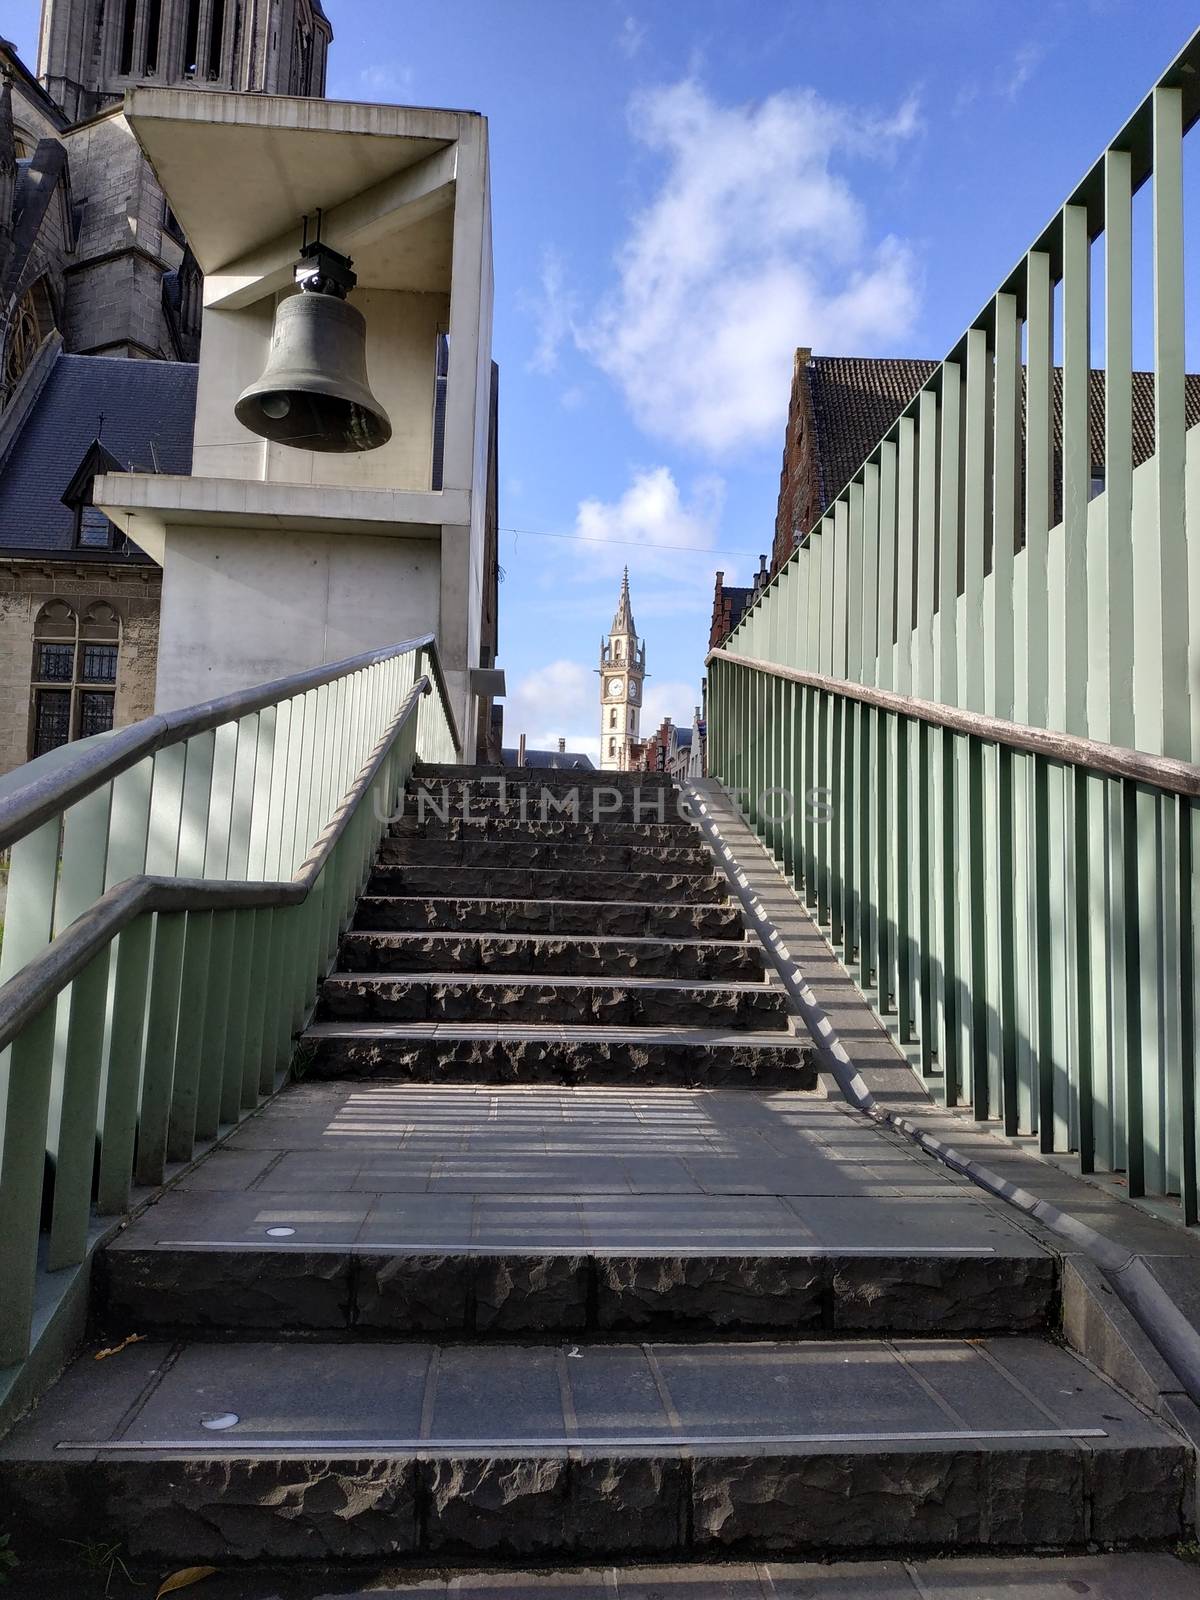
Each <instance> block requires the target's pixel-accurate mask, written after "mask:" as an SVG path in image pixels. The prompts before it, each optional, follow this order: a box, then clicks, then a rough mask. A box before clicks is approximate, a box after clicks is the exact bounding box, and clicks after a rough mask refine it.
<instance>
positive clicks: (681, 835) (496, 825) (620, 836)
mask: <svg viewBox="0 0 1200 1600" xmlns="http://www.w3.org/2000/svg"><path fill="white" fill-rule="evenodd" d="M388 837H390V838H393V839H407V838H413V839H429V840H434V841H436V840H442V839H469V840H481V839H495V840H502V839H509V840H513V841H518V840H520V841H523V842H524V841H528V842H529V843H532V844H538V843H541V842H543V841H545V842H546V843H552V842H558V843H561V844H595V843H601V844H605V845H609V844H611V845H623V844H641V845H655V846H658V845H662V846H668V847H674V848H676V849H678V848H687V847H689V846H693V847H694V846H699V847H700V848H701V849H703V848H704V847H705V846H704V836H703V835H702V834H700V833H699V832H698V830H697V829H696V827H695V825H694V824H693V823H691V822H688V821H687V820H686V819H683V818H677V819H676V820H675V821H673V822H670V821H669V822H666V823H657V822H608V823H604V822H570V821H566V820H563V819H559V818H552V819H551V820H548V821H546V822H542V821H541V820H540V818H537V817H532V818H530V819H528V820H527V821H525V822H522V821H521V818H520V816H519V815H518V814H515V813H514V814H513V815H511V816H507V817H505V816H499V815H495V816H490V817H479V818H478V819H476V818H472V817H467V818H463V817H461V816H456V817H451V818H450V819H449V820H448V821H446V822H442V821H441V820H440V819H439V818H437V817H435V816H433V815H432V813H429V814H427V815H426V816H425V818H424V819H423V820H422V819H421V818H419V817H418V816H417V814H416V811H415V809H414V808H412V807H410V808H409V809H408V810H406V811H405V813H404V815H403V816H402V817H400V819H399V820H398V821H396V822H393V823H391V824H390V826H389V828H388Z"/></svg>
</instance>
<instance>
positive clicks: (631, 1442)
mask: <svg viewBox="0 0 1200 1600" xmlns="http://www.w3.org/2000/svg"><path fill="white" fill-rule="evenodd" d="M1107 1438H1108V1433H1107V1431H1106V1430H1105V1429H1104V1428H958V1429H955V1428H943V1429H935V1430H918V1429H912V1430H905V1431H900V1432H894V1433H779V1434H758V1433H754V1434H719V1433H717V1434H695V1433H684V1432H681V1433H652V1434H627V1435H626V1434H622V1435H620V1436H611V1435H604V1434H596V1435H594V1436H593V1435H589V1434H577V1435H574V1436H571V1437H568V1436H567V1435H566V1434H558V1435H554V1436H550V1435H546V1436H543V1437H541V1438H537V1439H436V1438H430V1439H412V1438H408V1439H320V1438H307V1439H293V1438H276V1439H264V1438H260V1437H258V1436H253V1435H250V1436H247V1437H246V1438H244V1439H239V1438H237V1436H236V1434H225V1435H224V1436H223V1438H222V1439H220V1440H216V1439H104V1440H100V1441H92V1442H87V1441H82V1440H74V1439H60V1440H59V1442H58V1443H57V1444H56V1445H55V1447H54V1448H55V1449H56V1450H63V1451H68V1450H70V1451H75V1450H86V1451H89V1452H91V1451H96V1452H106V1453H111V1454H124V1455H128V1454H132V1453H134V1452H145V1451H152V1452H154V1451H157V1452H159V1453H163V1452H170V1451H177V1452H188V1453H193V1454H201V1453H202V1454H204V1455H230V1454H233V1455H238V1454H241V1453H242V1452H249V1451H263V1452H268V1451H269V1452H270V1453H271V1454H273V1455H291V1454H294V1453H304V1454H313V1453H328V1454H335V1453H336V1454H339V1455H342V1454H347V1453H349V1454H354V1455H369V1454H372V1453H378V1452H380V1451H383V1452H395V1453H401V1452H403V1453H410V1452H411V1453H413V1454H419V1453H422V1452H425V1451H429V1450H457V1451H461V1452H463V1453H464V1454H466V1453H468V1452H472V1451H476V1452H478V1451H486V1452H487V1453H488V1454H500V1453H504V1454H505V1455H506V1456H518V1455H520V1454H521V1453H522V1451H524V1450H569V1449H571V1448H572V1447H578V1446H583V1447H584V1448H587V1449H593V1448H597V1447H603V1448H605V1449H614V1450H616V1449H621V1450H624V1449H632V1448H639V1447H642V1448H646V1449H667V1448H671V1447H675V1448H678V1447H679V1446H681V1445H690V1446H699V1447H702V1448H704V1449H710V1448H713V1447H716V1446H723V1447H725V1448H728V1449H754V1448H759V1447H762V1446H764V1445H765V1446H770V1445H796V1446H802V1445H853V1444H964V1443H972V1442H976V1441H978V1442H980V1443H982V1442H983V1441H984V1440H989V1439H1016V1440H1024V1439H1107Z"/></svg>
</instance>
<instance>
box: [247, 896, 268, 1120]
mask: <svg viewBox="0 0 1200 1600" xmlns="http://www.w3.org/2000/svg"><path fill="white" fill-rule="evenodd" d="M274 920H275V912H274V911H273V910H271V908H270V907H262V908H260V909H259V910H258V911H256V912H254V943H253V945H252V946H251V950H250V987H249V991H248V993H247V996H246V1043H245V1052H244V1055H243V1057H242V1105H243V1107H244V1108H245V1109H246V1110H253V1108H254V1107H255V1106H256V1105H257V1104H258V1099H259V1094H260V1093H261V1085H262V1082H263V1079H264V1077H265V1076H266V1074H265V1071H264V1067H263V1056H264V1054H265V1045H264V1037H263V1035H264V1030H265V1027H266V1013H267V1001H268V995H269V989H268V980H269V978H270V972H271V940H272V934H273V927H274ZM272 1048H273V1047H272Z"/></svg>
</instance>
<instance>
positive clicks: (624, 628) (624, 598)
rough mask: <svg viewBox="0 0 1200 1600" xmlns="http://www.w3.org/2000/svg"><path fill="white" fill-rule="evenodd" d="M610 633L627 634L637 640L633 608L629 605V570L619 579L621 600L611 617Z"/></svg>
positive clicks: (626, 569)
mask: <svg viewBox="0 0 1200 1600" xmlns="http://www.w3.org/2000/svg"><path fill="white" fill-rule="evenodd" d="M610 631H611V632H612V633H628V634H632V635H633V637H634V638H635V639H636V638H637V628H636V626H635V625H634V621H633V608H632V607H631V606H630V603H629V568H628V567H626V568H625V573H624V576H623V577H622V579H621V598H620V599H619V600H618V601H617V613H616V616H614V617H613V625H612V628H611V630H610Z"/></svg>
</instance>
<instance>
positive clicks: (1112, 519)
mask: <svg viewBox="0 0 1200 1600" xmlns="http://www.w3.org/2000/svg"><path fill="white" fill-rule="evenodd" d="M1102 527H1103V534H1104V554H1105V556H1106V560H1107V570H1106V573H1105V585H1104V591H1103V594H1102V593H1101V585H1100V584H1099V583H1098V582H1097V581H1096V578H1097V572H1096V562H1095V558H1093V564H1092V570H1091V572H1090V573H1089V584H1091V585H1092V588H1089V591H1088V592H1089V595H1090V594H1091V593H1092V592H1093V589H1094V591H1095V593H1096V594H1097V596H1100V597H1101V600H1102V603H1103V614H1102V616H1099V617H1098V616H1097V613H1096V609H1095V608H1094V607H1093V608H1092V617H1093V618H1095V624H1096V625H1095V626H1094V627H1093V628H1091V629H1090V630H1089V632H1090V633H1091V634H1092V654H1091V658H1090V660H1089V662H1088V669H1089V681H1090V676H1091V674H1093V673H1094V674H1095V675H1096V678H1097V681H1098V683H1101V684H1103V685H1104V686H1105V687H1106V688H1107V690H1108V707H1107V711H1108V716H1107V720H1106V722H1102V721H1101V720H1100V718H1099V716H1098V714H1095V713H1093V715H1092V716H1091V718H1090V720H1091V723H1092V726H1093V727H1094V728H1095V729H1096V730H1097V731H1096V732H1095V733H1094V734H1093V735H1092V737H1093V738H1097V739H1107V740H1109V741H1111V742H1112V743H1113V744H1120V745H1126V746H1134V745H1136V744H1137V734H1136V724H1135V720H1134V698H1133V684H1134V651H1135V644H1134V626H1133V624H1134V612H1133V608H1132V607H1131V606H1130V604H1129V598H1130V596H1131V595H1132V594H1133V593H1134V586H1135V578H1134V565H1133V213H1132V183H1131V175H1130V155H1129V152H1128V151H1127V150H1109V151H1107V152H1106V154H1105V157H1104V506H1103V522H1102Z"/></svg>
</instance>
